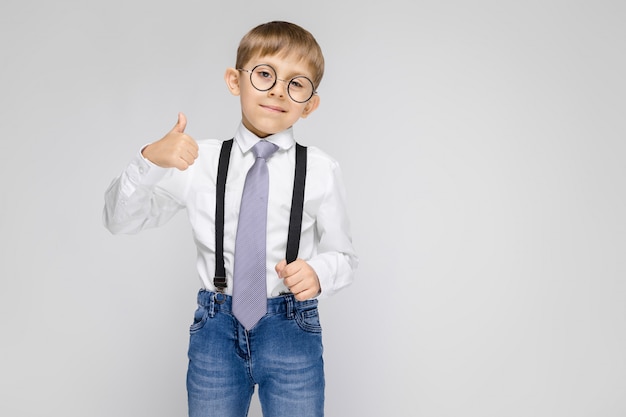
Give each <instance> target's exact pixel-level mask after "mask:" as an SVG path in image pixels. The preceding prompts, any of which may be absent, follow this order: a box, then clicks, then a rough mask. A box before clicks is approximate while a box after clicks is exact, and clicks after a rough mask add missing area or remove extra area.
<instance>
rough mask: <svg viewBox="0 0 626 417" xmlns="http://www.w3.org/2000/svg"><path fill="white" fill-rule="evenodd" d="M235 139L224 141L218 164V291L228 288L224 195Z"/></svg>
mask: <svg viewBox="0 0 626 417" xmlns="http://www.w3.org/2000/svg"><path fill="white" fill-rule="evenodd" d="M232 147H233V139H230V140H226V141H224V142H222V149H221V151H220V161H219V164H218V166H217V184H216V194H217V198H216V201H215V277H214V278H213V285H215V289H216V290H217V291H218V292H224V289H225V288H226V267H225V266H224V195H225V194H226V175H227V174H228V164H229V162H230V151H231V149H232Z"/></svg>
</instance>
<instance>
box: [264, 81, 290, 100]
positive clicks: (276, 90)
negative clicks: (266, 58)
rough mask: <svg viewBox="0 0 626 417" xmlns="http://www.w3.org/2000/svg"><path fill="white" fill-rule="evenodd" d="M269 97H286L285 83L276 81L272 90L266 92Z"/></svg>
mask: <svg viewBox="0 0 626 417" xmlns="http://www.w3.org/2000/svg"><path fill="white" fill-rule="evenodd" d="M267 93H268V94H269V95H270V96H274V95H278V96H279V97H285V96H286V95H287V83H286V82H285V81H283V80H281V79H278V78H277V79H276V83H275V84H274V86H273V87H272V88H270V89H269V90H267Z"/></svg>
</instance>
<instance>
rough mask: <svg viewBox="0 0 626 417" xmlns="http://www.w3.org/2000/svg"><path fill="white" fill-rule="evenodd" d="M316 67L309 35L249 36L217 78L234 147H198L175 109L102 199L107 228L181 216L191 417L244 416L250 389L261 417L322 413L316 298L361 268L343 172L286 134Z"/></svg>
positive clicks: (267, 28) (318, 59)
mask: <svg viewBox="0 0 626 417" xmlns="http://www.w3.org/2000/svg"><path fill="white" fill-rule="evenodd" d="M323 71H324V58H323V55H322V52H321V50H320V47H319V45H318V44H317V42H316V41H315V39H314V38H313V36H312V35H311V34H310V33H309V32H308V31H306V30H304V29H303V28H301V27H299V26H297V25H295V24H292V23H288V22H269V23H265V24H261V25H259V26H257V27H255V28H253V29H252V30H250V32H248V33H247V34H246V35H245V36H244V37H243V38H242V40H241V42H240V45H239V48H238V50H237V61H236V66H235V67H234V68H228V69H227V70H226V73H225V76H224V79H225V81H226V85H227V87H228V88H229V90H230V91H231V93H232V94H233V95H235V96H239V98H240V103H241V116H242V120H241V124H240V125H239V127H238V129H237V131H236V133H235V136H234V138H233V139H234V140H231V141H219V140H205V141H200V142H196V141H194V140H193V139H192V138H191V137H190V136H188V135H187V134H185V127H186V124H187V120H186V118H185V116H184V115H183V114H182V113H180V114H179V115H178V122H177V123H176V125H175V126H174V128H173V129H172V130H171V131H170V132H168V133H167V134H166V135H165V136H164V137H163V138H162V139H160V140H158V141H156V142H154V143H152V144H149V145H147V146H145V147H144V148H143V149H142V150H141V154H140V155H139V154H138V155H137V157H136V158H135V159H134V160H133V161H132V162H131V163H130V165H129V166H128V167H127V169H126V170H125V171H124V172H123V173H122V175H121V176H120V177H119V178H117V179H116V180H115V181H113V183H112V184H111V186H110V187H109V189H108V190H107V192H106V194H105V209H104V223H105V225H106V227H107V228H108V229H109V230H110V231H111V232H112V233H135V232H138V231H140V230H142V229H144V228H148V227H154V226H158V225H161V224H163V223H164V222H166V221H167V220H168V219H170V218H171V217H172V216H173V215H174V214H175V213H176V212H177V211H178V210H180V209H183V208H185V209H186V210H187V212H188V215H189V219H190V222H191V226H192V229H193V234H194V239H195V242H196V245H197V254H198V256H197V268H198V274H199V276H200V280H201V282H202V289H201V290H200V292H199V293H198V309H197V310H196V312H195V315H194V321H193V324H192V325H191V328H190V334H191V336H190V341H189V368H188V373H187V392H188V402H189V415H190V416H192V417H195V416H216V417H230V416H232V417H235V416H236V417H243V416H246V415H247V413H248V408H249V405H250V399H251V396H252V394H253V392H254V387H255V385H258V389H259V399H260V402H261V406H262V409H263V414H264V416H272V417H281V416H289V417H307V416H311V417H313V416H315V417H318V416H322V415H323V413H324V410H323V403H324V371H323V360H322V339H321V327H320V324H319V319H318V312H317V298H319V297H327V296H329V295H332V294H333V293H335V292H336V291H338V290H339V289H341V288H343V287H345V286H346V285H348V284H350V283H351V282H352V279H353V274H354V270H355V269H356V267H357V263H358V261H357V257H356V254H355V252H354V249H353V247H352V242H351V234H350V230H349V222H348V218H347V215H346V209H345V191H344V188H343V184H342V179H341V172H340V169H339V166H338V165H337V163H336V162H335V161H334V160H333V159H331V158H330V157H329V156H327V155H326V154H324V153H323V152H321V151H320V150H319V149H317V148H314V147H309V148H304V147H301V146H300V145H298V144H296V142H295V139H294V136H293V129H292V126H293V124H294V123H295V122H296V121H297V120H298V119H299V118H301V117H302V118H305V117H307V116H309V115H310V114H311V113H312V112H313V111H315V109H316V108H317V107H318V105H319V103H320V99H319V96H318V95H317V93H316V89H317V87H318V86H319V83H320V80H321V78H322V75H323ZM251 181H256V182H254V183H252V182H251ZM266 189H267V190H266ZM250 192H253V193H256V195H255V196H253V197H250V196H249V193H250ZM265 193H266V194H265ZM258 203H260V205H259V206H256V207H251V205H256V204H258ZM250 216H251V217H250ZM250 247H252V250H251V251H250V250H249V249H250ZM254 278H257V279H256V280H255V279H254ZM259 294H260V295H259Z"/></svg>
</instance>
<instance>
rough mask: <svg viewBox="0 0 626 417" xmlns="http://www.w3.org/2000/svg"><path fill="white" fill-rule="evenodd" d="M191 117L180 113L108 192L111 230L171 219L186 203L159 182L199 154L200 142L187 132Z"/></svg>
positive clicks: (135, 229)
mask: <svg viewBox="0 0 626 417" xmlns="http://www.w3.org/2000/svg"><path fill="white" fill-rule="evenodd" d="M186 125H187V120H186V118H185V116H184V115H183V114H182V113H180V114H179V116H178V122H177V123H176V125H175V126H174V128H173V129H172V130H171V131H170V132H168V133H167V134H166V135H165V136H164V137H163V138H162V139H160V140H159V141H157V142H154V143H152V144H150V145H148V146H146V147H145V148H144V149H143V150H142V155H138V156H137V157H136V158H135V159H134V160H133V161H132V162H131V163H130V164H129V166H128V167H127V168H126V170H124V172H123V173H122V175H121V176H120V177H118V178H117V179H115V180H114V181H113V182H112V183H111V185H110V186H109V188H108V189H107V191H106V192H105V206H104V213H103V221H104V225H105V227H106V228H107V229H109V231H111V233H115V234H117V233H136V232H139V231H140V230H142V229H145V228H148V227H156V226H159V225H161V224H163V223H165V222H167V221H168V220H169V219H170V218H171V217H172V216H173V215H174V214H175V213H176V212H177V211H178V210H180V209H181V208H182V207H183V204H182V203H181V202H180V201H179V200H177V199H176V198H175V197H174V196H173V195H171V194H170V193H168V192H167V191H166V190H165V189H164V188H161V187H159V186H158V184H159V183H160V182H161V181H162V180H164V179H165V178H166V177H168V176H171V175H172V172H171V171H172V170H171V168H173V167H175V168H177V169H179V170H181V171H184V170H186V169H187V168H188V167H189V166H190V165H191V164H193V162H194V161H195V159H196V158H197V157H198V145H197V144H196V142H195V141H194V140H193V139H192V138H191V137H190V136H188V135H186V134H185V133H184V130H185V127H186Z"/></svg>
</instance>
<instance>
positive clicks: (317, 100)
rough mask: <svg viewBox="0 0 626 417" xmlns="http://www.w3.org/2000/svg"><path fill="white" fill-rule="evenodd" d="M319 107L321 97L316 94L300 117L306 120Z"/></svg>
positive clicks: (307, 103)
mask: <svg viewBox="0 0 626 417" xmlns="http://www.w3.org/2000/svg"><path fill="white" fill-rule="evenodd" d="M319 105H320V96H318V95H317V94H315V95H314V96H313V97H311V100H309V101H307V102H306V105H305V106H304V110H303V111H302V115H300V117H302V118H303V119H306V118H307V116H308V115H309V114H311V113H313V112H314V111H315V109H317V108H318V107H319Z"/></svg>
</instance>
